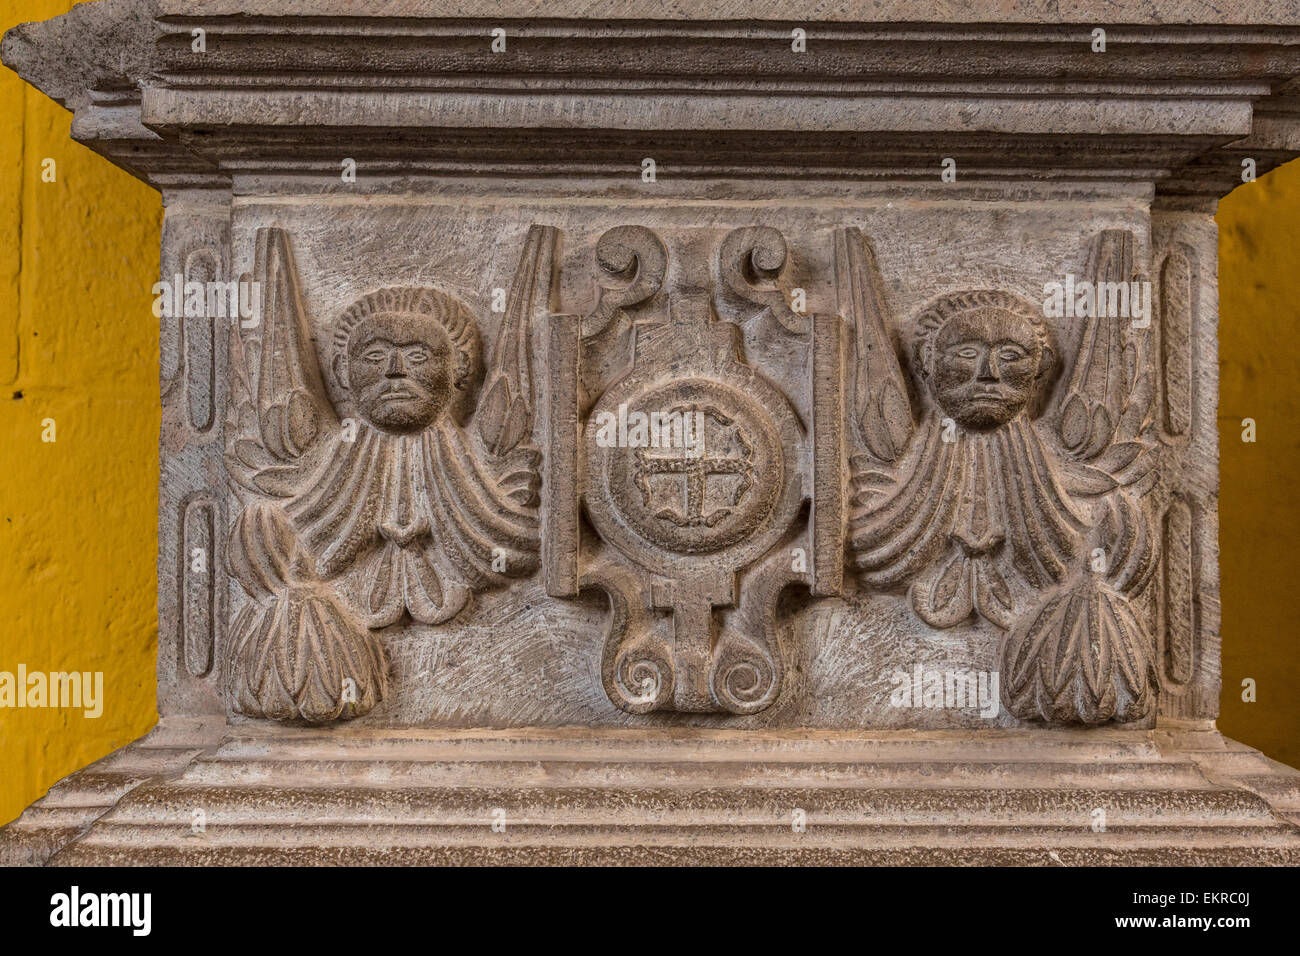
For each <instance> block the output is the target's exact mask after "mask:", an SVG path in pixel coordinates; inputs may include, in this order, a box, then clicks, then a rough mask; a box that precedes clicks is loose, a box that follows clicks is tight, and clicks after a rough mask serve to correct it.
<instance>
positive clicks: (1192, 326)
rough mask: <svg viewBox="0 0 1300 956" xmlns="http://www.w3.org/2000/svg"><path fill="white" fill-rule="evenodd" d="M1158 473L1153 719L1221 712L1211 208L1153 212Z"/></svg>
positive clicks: (1208, 716) (1216, 310)
mask: <svg viewBox="0 0 1300 956" xmlns="http://www.w3.org/2000/svg"><path fill="white" fill-rule="evenodd" d="M1151 238H1152V249H1153V257H1152V266H1153V270H1152V271H1153V274H1154V276H1155V278H1156V280H1157V281H1156V288H1155V292H1156V303H1155V308H1154V310H1153V316H1152V318H1153V322H1152V325H1153V326H1154V329H1155V334H1156V342H1155V343H1154V346H1155V347H1154V348H1153V353H1154V355H1153V360H1154V361H1155V362H1156V363H1157V369H1156V371H1157V376H1156V379H1157V382H1158V396H1157V398H1158V403H1159V415H1158V416H1157V417H1158V420H1159V423H1160V432H1161V444H1162V446H1163V456H1164V457H1163V461H1162V463H1161V470H1162V474H1163V476H1164V481H1163V482H1162V484H1163V490H1162V496H1161V498H1160V504H1159V513H1158V515H1157V521H1158V525H1157V527H1158V533H1159V536H1160V539H1161V558H1160V561H1161V565H1160V570H1159V574H1158V575H1157V576H1156V579H1155V585H1156V587H1155V597H1156V609H1157V621H1158V628H1157V631H1158V633H1157V636H1156V640H1157V650H1158V661H1159V672H1160V683H1161V690H1160V706H1159V714H1160V716H1161V717H1165V718H1176V719H1184V720H1210V719H1213V718H1215V717H1217V716H1218V713H1219V686H1220V653H1219V651H1220V648H1219V641H1220V634H1219V626H1220V616H1221V611H1220V598H1219V512H1218V494H1219V435H1218V421H1217V413H1218V407H1217V406H1218V395H1219V356H1218V326H1219V290H1218V229H1217V227H1216V225H1215V222H1214V217H1213V211H1212V210H1209V209H1205V210H1200V209H1190V208H1182V209H1173V208H1157V209H1154V210H1153V211H1152V214H1151Z"/></svg>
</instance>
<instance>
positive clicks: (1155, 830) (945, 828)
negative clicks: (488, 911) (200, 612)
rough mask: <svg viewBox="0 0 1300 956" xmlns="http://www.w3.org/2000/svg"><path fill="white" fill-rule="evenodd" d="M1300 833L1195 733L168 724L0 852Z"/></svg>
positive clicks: (1011, 854)
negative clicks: (374, 728) (328, 727)
mask: <svg viewBox="0 0 1300 956" xmlns="http://www.w3.org/2000/svg"><path fill="white" fill-rule="evenodd" d="M801 821H802V824H803V825H802V826H801V825H800V823H801ZM1102 824H1104V830H1103V829H1102ZM1297 824H1300V772H1298V771H1296V770H1293V769H1291V768H1289V767H1286V766H1284V765H1282V764H1279V763H1277V762H1276V761H1273V760H1269V759H1268V758H1266V757H1264V756H1263V755H1262V754H1260V753H1259V752H1258V751H1255V750H1252V749H1251V748H1249V747H1246V746H1244V745H1242V744H1239V743H1237V742H1235V741H1232V740H1229V739H1226V738H1224V737H1223V736H1221V735H1220V734H1219V733H1218V732H1217V731H1216V730H1215V729H1214V728H1213V725H1212V724H1210V723H1208V722H1197V723H1190V722H1180V723H1178V724H1174V725H1163V724H1162V725H1161V726H1160V727H1159V728H1157V729H1155V730H1150V731H1126V730H1088V731H1064V730H1062V731H1034V732H1019V731H1006V732H987V731H983V732H978V733H976V732H960V731H944V732H907V731H895V732H873V733H865V732H864V733H844V732H809V731H802V732H785V733H778V732H759V733H755V732H746V733H736V732H729V731H715V730H680V731H662V730H659V731H653V732H645V731H635V730H621V731H611V730H606V731H600V732H596V731H591V730H584V729H559V730H531V731H429V730H409V731H406V730H391V729H390V730H383V731H357V730H329V731H321V730H313V729H285V728H263V727H256V726H252V725H234V726H228V725H225V724H224V723H221V722H205V721H195V720H165V721H163V722H162V723H161V724H159V726H158V727H157V728H155V730H154V731H153V732H152V733H150V734H149V735H148V736H146V737H144V738H142V739H141V740H139V741H137V742H135V743H133V744H131V745H130V746H128V747H125V748H123V749H121V750H119V751H117V752H116V753H113V754H111V755H109V756H108V757H105V758H104V759H103V760H100V761H98V762H97V763H94V764H92V765H91V766H89V767H87V768H86V769H84V770H81V771H79V772H78V773H75V774H73V775H71V776H70V777H68V778H66V779H65V780H63V781H62V782H60V783H59V784H57V785H56V786H55V787H54V788H52V789H51V791H50V793H49V794H48V795H47V796H46V797H44V798H43V799H41V800H39V801H37V802H36V803H35V804H33V805H32V806H31V807H30V808H29V809H28V810H27V811H26V812H25V813H24V814H23V815H22V816H21V817H20V818H19V819H18V820H16V821H15V822H14V823H12V824H10V825H9V826H7V827H5V828H3V829H0V862H4V863H6V864H41V863H49V864H53V865H59V864H91V865H100V864H161V865H194V864H248V865H274V864H439V863H444V864H476V863H483V864H491V863H505V864H653V863H680V864H748V863H760V864H790V863H801V864H823V863H847V864H904V865H915V864H1024V865H1047V866H1051V865H1090V864H1127V865H1144V864H1194V865H1199V864H1293V865H1294V864H1297V863H1300V827H1297Z"/></svg>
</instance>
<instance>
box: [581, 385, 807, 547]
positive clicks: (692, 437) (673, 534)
mask: <svg viewBox="0 0 1300 956" xmlns="http://www.w3.org/2000/svg"><path fill="white" fill-rule="evenodd" d="M762 397H763V396H761V395H760V397H759V398H755V397H751V396H750V395H749V394H747V393H746V392H742V391H740V390H739V389H737V388H735V387H733V386H731V385H729V384H724V383H722V382H718V381H712V380H709V379H704V378H682V379H676V380H673V381H670V382H666V383H664V382H660V383H644V382H642V383H636V384H633V386H632V387H631V388H615V389H612V390H611V392H609V393H606V395H605V397H604V398H603V399H602V401H601V402H600V403H599V405H598V406H597V407H596V408H595V409H594V410H593V412H592V415H591V417H590V418H589V419H588V422H587V429H586V445H587V450H588V455H589V462H590V464H591V469H590V474H591V480H592V483H593V485H594V486H595V487H593V488H591V489H590V492H591V493H590V494H589V495H588V505H589V513H590V514H591V517H592V520H593V522H594V523H595V524H596V526H597V529H598V530H599V531H600V532H601V534H602V536H603V537H605V538H606V539H607V540H611V541H612V543H614V544H616V545H618V546H619V547H621V548H622V549H623V550H624V551H625V552H627V553H629V554H636V555H637V556H638V557H639V559H641V560H642V561H644V560H645V559H646V558H647V557H650V558H651V560H650V561H649V562H648V563H649V564H651V565H654V564H656V563H658V562H656V561H655V560H654V559H653V555H654V553H655V552H661V553H662V552H667V554H666V555H665V557H666V558H667V559H668V560H669V561H672V560H673V559H674V557H676V558H685V559H688V560H689V559H690V558H692V557H701V558H703V557H705V556H709V555H717V554H719V552H724V551H729V552H734V551H736V550H744V551H749V550H750V548H748V547H745V546H746V545H748V544H754V545H757V544H758V542H757V541H756V539H757V538H758V537H760V536H761V535H762V534H763V532H764V531H766V530H768V529H769V528H770V527H771V526H772V524H773V522H774V516H775V512H776V511H778V509H779V510H780V511H782V512H783V513H784V512H785V511H787V510H789V509H788V508H787V503H788V502H787V500H786V499H789V498H790V495H789V494H788V493H787V492H788V488H787V485H788V482H787V477H788V476H787V466H786V462H785V457H786V449H785V443H784V442H783V437H782V429H781V428H780V427H778V424H777V422H775V421H774V420H773V415H772V414H771V413H770V412H769V407H772V406H775V407H776V410H777V412H778V414H780V415H781V417H782V418H783V419H784V417H786V416H785V414H781V413H786V414H788V413H787V411H786V405H785V402H784V399H783V398H782V399H780V400H779V401H772V402H770V403H768V404H765V403H764V402H763V401H762V400H761V399H762ZM782 424H785V422H784V421H783V422H782ZM647 546H648V547H647ZM647 552H649V553H647Z"/></svg>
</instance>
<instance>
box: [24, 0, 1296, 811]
mask: <svg viewBox="0 0 1300 956" xmlns="http://www.w3.org/2000/svg"><path fill="white" fill-rule="evenodd" d="M69 6H71V3H70V2H68V0H0V30H4V29H7V28H8V27H10V26H12V25H14V24H16V23H19V22H22V21H25V20H38V19H45V18H47V17H51V16H55V15H57V14H59V13H62V12H64V11H65V10H67V9H68V7H69ZM69 121H70V117H69V114H67V113H66V112H64V111H63V110H62V109H60V108H59V107H58V106H56V105H55V104H54V103H52V102H50V101H49V100H48V99H46V98H45V97H44V96H43V95H41V94H40V93H37V92H35V91H33V90H30V89H27V88H26V87H25V86H24V85H23V84H22V83H21V82H20V81H19V80H18V78H17V77H16V76H14V75H13V74H12V73H10V72H8V71H6V70H0V670H8V671H14V670H16V668H17V665H18V664H20V663H22V664H26V665H27V667H28V668H29V669H30V670H43V671H51V670H74V669H75V670H81V671H97V670H98V671H103V672H104V678H105V697H106V707H105V710H104V714H103V716H102V717H100V718H99V719H97V720H93V719H88V718H86V717H84V716H82V715H81V714H80V712H69V711H64V710H53V709H45V710H27V709H24V710H9V709H0V823H4V822H7V821H9V820H11V819H12V818H14V817H15V816H17V815H18V813H19V812H20V811H21V810H22V809H23V807H25V806H26V805H27V804H28V803H30V802H31V801H32V800H34V799H36V798H37V797H39V796H40V795H41V794H42V793H44V792H45V791H46V789H48V787H49V786H50V784H52V783H54V782H55V781H56V780H58V779H59V778H60V777H62V776H64V775H65V774H67V773H69V772H71V771H73V770H75V769H77V768H79V767H81V766H83V765H85V764H86V763H88V762H89V761H91V760H94V759H96V758H98V757H101V756H103V755H104V754H106V753H108V752H109V751H111V750H113V749H114V748H116V747H119V746H121V745H122V744H125V743H127V742H129V741H130V740H132V739H134V738H135V737H137V736H139V735H140V734H142V733H144V732H145V731H146V730H148V728H149V727H150V726H151V724H152V723H153V721H154V719H155V702H154V660H155V655H156V642H157V627H156V621H155V598H154V563H155V559H156V554H157V545H156V529H155V524H156V517H155V512H156V507H157V488H156V480H157V479H156V474H157V465H158V452H157V440H158V420H159V411H158V385H157V382H158V372H157V358H158V331H157V324H156V320H155V319H154V318H153V316H152V313H151V311H150V303H151V301H152V296H151V295H150V288H151V286H152V284H153V282H154V281H155V279H156V277H157V269H158V230H159V226H160V221H161V207H160V203H159V200H158V196H157V194H156V193H154V192H153V191H152V190H150V189H148V188H147V187H145V186H144V185H142V184H140V183H138V182H136V181H135V180H133V179H132V178H131V177H129V176H127V175H126V174H125V173H123V172H121V171H119V170H118V169H116V168H115V167H113V166H111V165H110V164H109V163H108V162H106V161H104V160H102V159H100V158H98V157H97V156H95V155H94V154H93V153H91V152H89V151H88V150H86V149H84V148H83V147H81V146H78V145H76V144H74V143H72V141H71V140H70V139H69V138H68V125H69ZM46 157H51V158H53V159H54V160H55V162H56V164H57V177H58V178H57V181H56V182H54V183H44V182H42V181H41V176H40V174H41V161H42V160H43V159H44V158H46ZM1219 222H1220V228H1221V231H1222V238H1221V254H1222V264H1221V276H1220V282H1221V311H1222V316H1223V324H1222V332H1221V349H1222V361H1223V380H1222V400H1221V406H1220V425H1221V438H1222V447H1223V451H1222V469H1223V492H1222V499H1221V502H1220V504H1221V516H1222V531H1221V543H1222V550H1223V554H1222V561H1223V605H1224V613H1223V619H1224V625H1223V638H1224V647H1223V671H1224V695H1223V718H1222V721H1221V726H1222V727H1223V729H1224V731H1225V732H1226V733H1229V734H1231V735H1232V736H1234V737H1237V738H1238V739H1240V740H1243V741H1246V742H1247V743H1250V744H1252V745H1254V746H1256V747H1260V748H1261V749H1263V750H1264V751H1265V752H1266V753H1268V754H1270V755H1272V756H1274V757H1277V758H1278V759H1281V760H1285V761H1287V762H1288V763H1291V764H1297V765H1300V694H1297V693H1296V690H1295V688H1296V687H1297V686H1300V653H1297V649H1298V645H1297V639H1296V633H1297V625H1296V619H1297V615H1300V586H1297V580H1296V579H1297V573H1296V567H1297V564H1296V542H1300V502H1298V501H1297V496H1300V491H1297V484H1300V482H1298V481H1297V475H1298V474H1300V398H1298V396H1300V341H1297V330H1300V241H1297V236H1300V162H1297V163H1292V164H1291V165H1290V166H1288V167H1285V168H1284V169H1282V170H1279V171H1277V172H1274V173H1271V174H1269V175H1268V176H1265V177H1263V178H1262V179H1260V180H1259V182H1257V183H1254V184H1252V185H1250V186H1246V187H1243V188H1239V189H1238V190H1237V191H1236V192H1235V193H1233V194H1232V195H1231V196H1230V197H1228V199H1227V200H1225V201H1224V203H1223V205H1222V208H1221V211H1220V215H1219ZM1245 417H1253V418H1254V419H1255V420H1256V422H1257V423H1258V434H1259V440H1258V442H1257V443H1255V444H1253V445H1246V444H1243V443H1242V442H1241V440H1240V433H1241V428H1240V422H1241V419H1242V418H1245ZM46 418H53V419H54V420H55V422H56V436H57V440H56V441H55V442H54V443H52V444H47V443H43V442H42V441H41V431H42V424H41V423H42V420H43V419H46ZM1243 677H1254V678H1255V679H1256V680H1257V681H1258V685H1259V700H1258V702H1257V703H1254V704H1246V703H1243V702H1242V701H1241V699H1240V685H1241V680H1242V678H1243Z"/></svg>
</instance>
